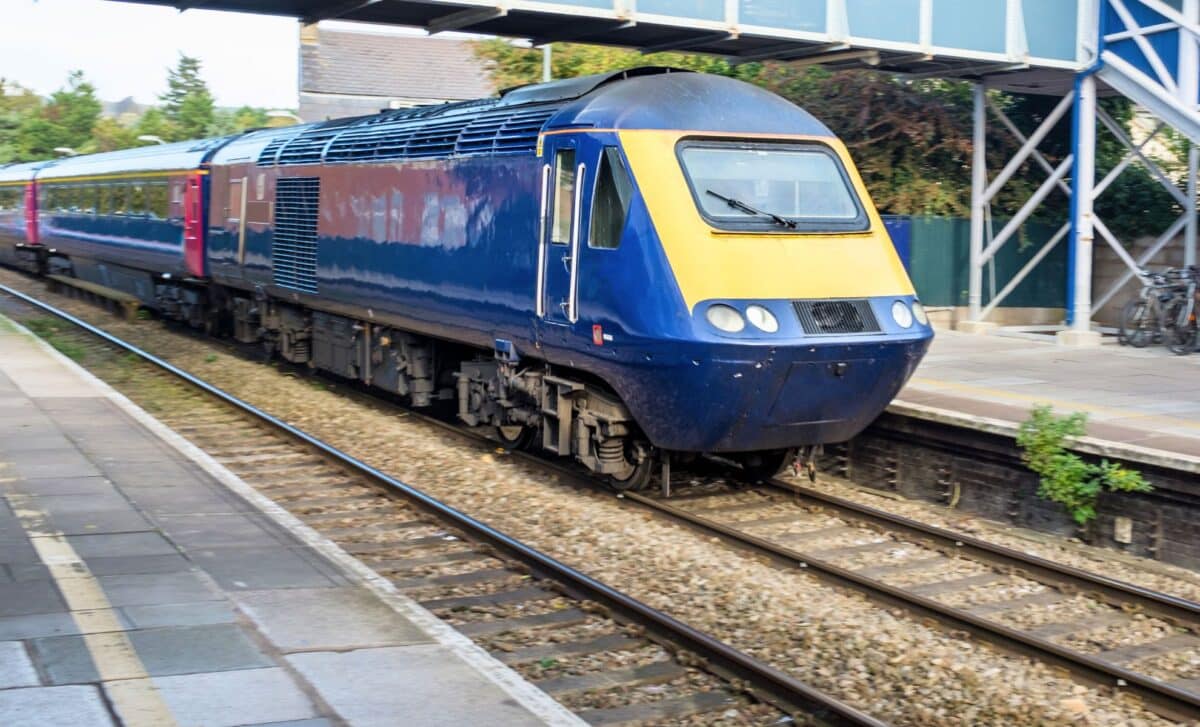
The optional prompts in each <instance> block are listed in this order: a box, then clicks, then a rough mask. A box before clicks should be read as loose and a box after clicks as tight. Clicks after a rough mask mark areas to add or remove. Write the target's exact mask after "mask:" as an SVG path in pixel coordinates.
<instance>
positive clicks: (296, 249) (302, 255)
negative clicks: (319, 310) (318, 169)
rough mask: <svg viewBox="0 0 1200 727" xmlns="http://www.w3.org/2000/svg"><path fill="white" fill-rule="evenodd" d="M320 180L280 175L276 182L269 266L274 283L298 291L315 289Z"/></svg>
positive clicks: (312, 291)
mask: <svg viewBox="0 0 1200 727" xmlns="http://www.w3.org/2000/svg"><path fill="white" fill-rule="evenodd" d="M320 199H321V180H320V179H318V178H317V177H291V178H286V179H280V180H279V181H278V182H277V183H276V185H275V230H274V235H273V236H272V238H271V267H272V274H273V278H274V280H275V284H276V285H278V286H280V287H282V288H290V289H291V290H298V291H300V292H301V293H316V292H317V212H318V204H319V202H320Z"/></svg>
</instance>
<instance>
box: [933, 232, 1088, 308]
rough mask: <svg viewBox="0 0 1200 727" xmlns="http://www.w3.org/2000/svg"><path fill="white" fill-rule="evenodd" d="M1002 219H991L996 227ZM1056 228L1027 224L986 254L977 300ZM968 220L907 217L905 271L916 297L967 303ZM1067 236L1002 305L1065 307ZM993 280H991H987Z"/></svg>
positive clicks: (997, 286) (947, 303)
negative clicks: (991, 253) (990, 256)
mask: <svg viewBox="0 0 1200 727" xmlns="http://www.w3.org/2000/svg"><path fill="white" fill-rule="evenodd" d="M1005 222H1006V221H1005V220H999V219H997V220H994V221H993V224H992V228H993V230H994V231H995V232H999V231H1000V230H1001V229H1002V228H1003V227H1004V224H1005ZM1056 231H1057V228H1055V227H1051V226H1049V225H1044V224H1040V223H1034V222H1031V223H1027V224H1025V225H1024V226H1023V227H1022V228H1021V231H1020V233H1018V235H1017V236H1016V237H1014V238H1013V239H1011V240H1009V241H1008V243H1006V244H1005V245H1004V247H1002V248H1000V252H998V253H997V254H996V256H995V257H994V258H993V259H992V266H991V267H992V269H985V270H984V274H983V302H984V305H986V304H987V303H988V301H990V300H991V298H992V295H993V293H995V292H999V291H1000V290H1001V289H1002V288H1003V287H1004V286H1005V285H1007V284H1008V281H1009V280H1012V278H1013V276H1014V275H1016V274H1017V272H1019V271H1020V269H1021V268H1022V267H1023V266H1024V265H1025V263H1027V262H1028V261H1029V259H1030V258H1032V257H1033V256H1034V255H1036V254H1037V252H1038V250H1041V249H1042V246H1043V245H1045V244H1046V242H1048V241H1049V240H1050V238H1051V237H1052V236H1053V235H1054V233H1055V232H1056ZM970 245H971V221H970V220H964V219H955V218H948V217H913V220H912V259H911V275H912V280H913V285H914V286H915V287H916V289H917V294H918V295H919V296H920V297H921V300H922V301H923V302H924V303H925V304H926V305H929V306H965V305H966V304H967V286H968V282H967V281H968V272H969V271H968V268H969V261H970ZM1066 280H1067V241H1066V240H1065V239H1064V240H1061V241H1060V242H1059V243H1058V245H1057V246H1055V248H1054V250H1053V251H1052V252H1051V253H1050V254H1049V255H1047V256H1046V258H1045V259H1044V260H1042V262H1041V263H1040V264H1039V265H1038V266H1037V267H1036V268H1034V270H1033V271H1032V272H1031V273H1030V274H1029V276H1028V277H1027V278H1025V280H1023V281H1022V282H1021V284H1020V285H1018V286H1017V288H1016V289H1015V290H1014V291H1013V292H1012V293H1011V294H1010V295H1009V296H1008V297H1007V298H1005V299H1004V302H1003V303H1002V304H1001V306H1002V307H1005V308H1063V307H1065V306H1066V299H1067V293H1066ZM993 281H994V282H993Z"/></svg>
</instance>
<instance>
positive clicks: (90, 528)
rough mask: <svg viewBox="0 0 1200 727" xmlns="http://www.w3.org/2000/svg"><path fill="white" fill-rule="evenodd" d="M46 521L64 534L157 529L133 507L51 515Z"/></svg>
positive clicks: (132, 531)
mask: <svg viewBox="0 0 1200 727" xmlns="http://www.w3.org/2000/svg"><path fill="white" fill-rule="evenodd" d="M46 522H47V523H48V524H49V525H50V527H51V528H53V529H54V530H55V531H57V532H60V533H62V534H63V535H93V534H102V533H107V534H112V533H136V532H140V531H143V532H144V531H149V530H154V529H155V528H154V525H153V524H152V523H151V522H150V521H149V520H148V519H146V517H145V516H144V515H142V514H141V513H139V512H137V511H136V510H133V509H130V510H109V511H105V512H73V513H66V514H63V515H51V516H50V517H48V518H47V519H46Z"/></svg>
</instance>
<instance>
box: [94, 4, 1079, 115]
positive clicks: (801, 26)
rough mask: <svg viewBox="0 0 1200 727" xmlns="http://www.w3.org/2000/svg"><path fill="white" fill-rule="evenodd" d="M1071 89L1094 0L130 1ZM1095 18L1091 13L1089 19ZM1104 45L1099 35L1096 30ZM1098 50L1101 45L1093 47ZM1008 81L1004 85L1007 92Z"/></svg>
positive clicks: (1041, 88)
mask: <svg viewBox="0 0 1200 727" xmlns="http://www.w3.org/2000/svg"><path fill="white" fill-rule="evenodd" d="M118 1H121V2H138V3H141V4H150V5H164V6H168V7H174V8H177V9H180V10H188V9H208V10H226V11H236V12H246V13H256V14H263V15H282V16H289V17H295V18H298V19H300V20H301V21H304V22H316V21H320V20H333V19H338V20H351V21H359V22H366V23H381V24H387V25H401V26H412V27H419V28H424V29H426V30H428V31H430V32H434V33H436V32H441V31H448V30H457V31H465V32H471V33H481V34H489V35H498V36H507V37H514V38H525V39H529V40H530V41H532V42H533V43H534V44H535V45H541V44H544V43H553V42H578V43H593V44H600V45H615V46H623V47H629V48H636V49H639V50H641V51H643V52H646V53H652V52H656V51H686V52H697V53H710V54H717V55H722V56H726V57H728V58H730V59H731V60H732V61H733V62H735V63H736V62H752V61H761V60H783V61H793V62H801V63H803V62H807V63H814V64H815V63H820V64H821V65H824V66H826V67H831V68H839V67H854V68H863V67H870V68H877V69H879V70H885V71H892V72H898V73H908V74H917V75H927V76H929V77H947V78H980V77H983V76H989V77H991V78H992V79H993V81H992V83H993V85H996V86H1000V87H1005V88H1008V89H1009V90H1014V91H1024V92H1033V93H1039V92H1040V93H1060V92H1063V91H1064V90H1066V89H1069V88H1070V84H1071V82H1072V79H1073V76H1074V74H1075V73H1076V72H1078V71H1079V70H1081V69H1082V68H1083V66H1084V64H1085V62H1086V60H1085V59H1086V58H1087V57H1088V53H1087V51H1086V49H1085V44H1086V43H1087V42H1088V41H1089V38H1087V37H1086V36H1087V33H1086V32H1085V29H1086V28H1087V26H1088V25H1089V23H1087V22H1085V21H1084V19H1085V18H1086V17H1088V14H1087V10H1088V9H1089V7H1090V2H1091V0H1033V1H1030V0H1025V1H1024V2H1014V1H1013V0H554V1H553V2H551V1H546V0H507V1H505V2H500V1H498V0H452V1H445V0H182V1H181V0H118ZM1081 6H1086V7H1081ZM1092 35H1093V36H1094V29H1092ZM1090 40H1091V42H1093V43H1094V40H1095V39H1094V37H1093V38H1091V39H1090ZM997 80H998V81H1000V82H999V83H996V81H997Z"/></svg>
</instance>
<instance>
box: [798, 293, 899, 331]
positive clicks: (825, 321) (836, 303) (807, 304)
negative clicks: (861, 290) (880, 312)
mask: <svg viewBox="0 0 1200 727" xmlns="http://www.w3.org/2000/svg"><path fill="white" fill-rule="evenodd" d="M794 305H795V307H796V315H797V316H799V318H800V326H801V328H803V329H804V332H805V333H806V334H808V335H810V336H836V335H845V334H855V333H879V321H877V320H876V319H875V313H874V311H872V310H871V302H870V301H868V300H798V301H796V302H795V304H794Z"/></svg>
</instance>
